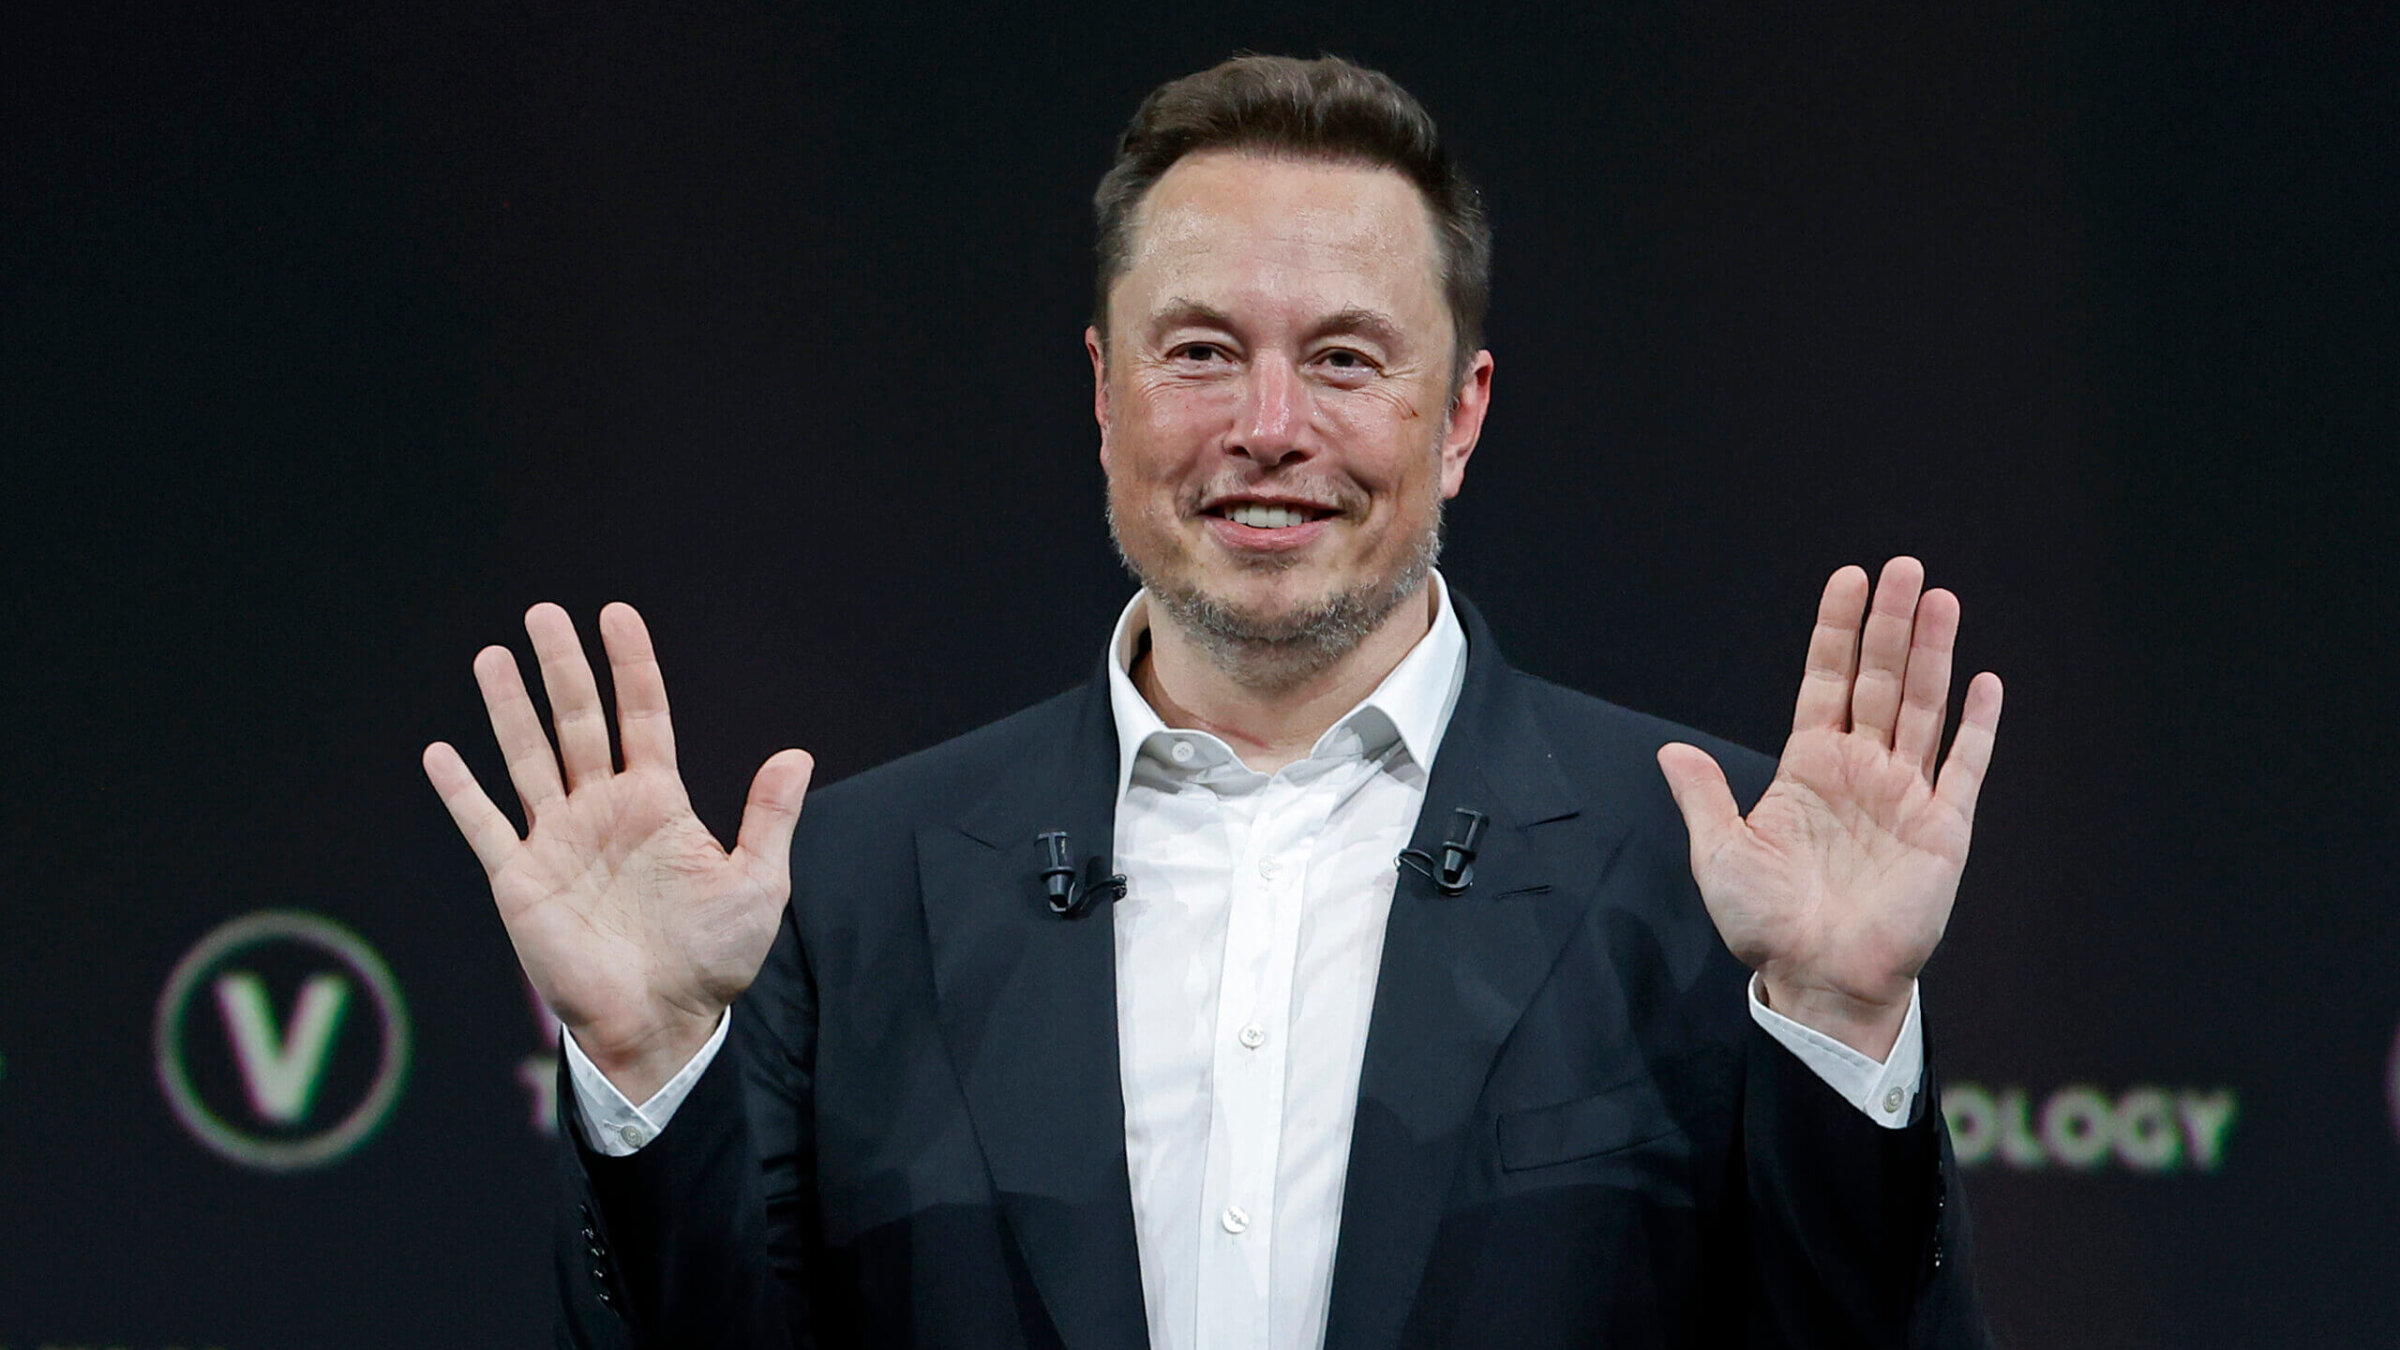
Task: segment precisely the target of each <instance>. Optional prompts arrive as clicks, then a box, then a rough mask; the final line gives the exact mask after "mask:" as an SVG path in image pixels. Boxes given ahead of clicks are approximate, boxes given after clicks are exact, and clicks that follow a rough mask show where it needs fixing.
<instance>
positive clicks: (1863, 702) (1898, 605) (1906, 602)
mask: <svg viewBox="0 0 2400 1350" xmlns="http://www.w3.org/2000/svg"><path fill="white" fill-rule="evenodd" d="M1924 584H1925V566H1924V564H1922V563H1920V562H1918V561H1917V560H1916V559H1914V558H1906V557H1903V558H1894V559H1892V560H1891V561H1890V562H1887V563H1885V564H1884V565H1883V577H1882V579H1880V580H1878V581H1877V582H1876V583H1875V599H1874V601H1873V602H1872V603H1871V604H1869V605H1868V606H1867V627H1866V631H1865V632H1864V633H1862V634H1860V636H1859V641H1858V680H1857V682H1856V683H1854V684H1853V685H1851V687H1850V729H1851V730H1852V731H1855V732H1859V733H1860V734H1862V735H1867V736H1873V737H1875V738H1876V739H1877V740H1880V741H1881V742H1883V743H1884V744H1885V745H1887V746H1888V745H1890V744H1891V743H1892V724H1893V722H1894V721H1896V720H1897V719H1898V716H1899V713H1900V689H1901V683H1902V681H1903V679H1904V678H1905V677H1906V675H1907V672H1908V635H1909V632H1910V630H1911V629H1913V628H1915V627H1916V623H1915V620H1916V615H1917V591H1918V590H1919V589H1920V588H1921V587H1923V586H1924Z"/></svg>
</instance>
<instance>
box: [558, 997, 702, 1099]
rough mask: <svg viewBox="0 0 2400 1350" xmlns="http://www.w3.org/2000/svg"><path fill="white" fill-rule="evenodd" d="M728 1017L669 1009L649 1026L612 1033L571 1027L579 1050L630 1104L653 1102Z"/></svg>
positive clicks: (612, 1030) (614, 1029) (644, 1023)
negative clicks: (659, 1091) (718, 1025)
mask: <svg viewBox="0 0 2400 1350" xmlns="http://www.w3.org/2000/svg"><path fill="white" fill-rule="evenodd" d="M724 1016H725V1011H724V1009H722V1008H719V1009H717V1010H715V1011H713V1012H700V1011H696V1010H686V1009H682V1008H664V1009H660V1010H658V1011H656V1012H655V1013H654V1015H652V1016H651V1017H649V1018H647V1019H645V1020H644V1021H642V1022H640V1023H638V1024H635V1025H631V1026H619V1027H611V1028H605V1029H604V1028H602V1027H599V1026H596V1025H595V1026H584V1027H573V1026H571V1027H569V1028H567V1030H568V1032H569V1034H571V1035H573V1036H574V1037H575V1044H576V1045H577V1046H578V1047H579V1048H580V1049H582V1051H583V1053H584V1057H585V1058H587V1059H589V1060H591V1062H592V1067H594V1068H596V1069H598V1070H599V1071H600V1072H601V1073H602V1075H604V1076H605V1077H606V1078H607V1079H608V1081H609V1083H610V1084H611V1085H612V1086H614V1087H615V1088H616V1089H617V1091H619V1092H621V1093H623V1094H624V1095H625V1099H626V1100H627V1101H630V1102H633V1103H636V1104H637V1105H638V1104H639V1103H642V1102H646V1101H648V1100H650V1098H651V1097H653V1096H655V1095H657V1092H658V1090H659V1089H660V1088H662V1087H664V1086H666V1083H667V1080H668V1079H670V1078H673V1077H674V1076H675V1075H676V1074H677V1073H678V1072H680V1071H681V1070H682V1069H683V1066H684V1065H686V1064H688V1063H690V1062H691V1059H692V1056H694V1055H696V1054H698V1053H700V1050H701V1048H702V1047H704V1046H706V1045H707V1044H708V1041H709V1038H710V1037H711V1036H714V1035H715V1034H716V1031H717V1024H718V1023H719V1022H721V1021H723V1020H724Z"/></svg>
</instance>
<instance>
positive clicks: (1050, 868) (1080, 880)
mask: <svg viewBox="0 0 2400 1350" xmlns="http://www.w3.org/2000/svg"><path fill="white" fill-rule="evenodd" d="M1034 841H1035V842H1036V843H1039V844H1040V845H1041V846H1042V859H1043V862H1044V866H1043V868H1042V870H1041V872H1040V873H1039V874H1038V875H1040V877H1041V879H1042V889H1043V891H1045V892H1047V893H1048V896H1049V899H1050V912H1051V913H1053V914H1055V915H1057V916H1058V917H1060V918H1062V919H1080V918H1082V917H1083V916H1084V915H1085V914H1087V913H1089V912H1090V911H1091V908H1092V905H1093V904H1094V903H1096V902H1097V901H1098V900H1099V899H1100V897H1101V896H1103V895H1105V896H1107V897H1108V898H1109V899H1110V900H1122V899H1124V898H1125V874H1124V873H1122V872H1113V873H1112V872H1109V871H1108V870H1107V864H1106V863H1105V862H1103V861H1102V860H1101V859H1100V858H1099V857H1098V856H1097V855H1094V856H1093V857H1091V858H1089V859H1086V860H1085V862H1084V867H1083V875H1082V876H1080V877H1078V876H1076V875H1075V864H1074V863H1073V862H1072V861H1070V860H1069V859H1070V854H1069V851H1068V848H1067V832H1066V831H1065V830H1044V831H1043V832H1041V833H1040V834H1038V835H1035V836H1034Z"/></svg>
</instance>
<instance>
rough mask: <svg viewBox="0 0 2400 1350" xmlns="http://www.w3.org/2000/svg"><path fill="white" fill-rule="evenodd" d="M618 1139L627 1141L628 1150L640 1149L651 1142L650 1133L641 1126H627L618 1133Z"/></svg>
mask: <svg viewBox="0 0 2400 1350" xmlns="http://www.w3.org/2000/svg"><path fill="white" fill-rule="evenodd" d="M617 1137H618V1138H619V1139H622V1140H624V1141H625V1146H626V1147H627V1148H640V1147H641V1146H642V1145H644V1144H647V1143H649V1142H650V1132H649V1131H648V1130H645V1129H643V1128H642V1127H641V1126H639V1125H628V1126H626V1127H625V1128H624V1129H621V1130H619V1131H617Z"/></svg>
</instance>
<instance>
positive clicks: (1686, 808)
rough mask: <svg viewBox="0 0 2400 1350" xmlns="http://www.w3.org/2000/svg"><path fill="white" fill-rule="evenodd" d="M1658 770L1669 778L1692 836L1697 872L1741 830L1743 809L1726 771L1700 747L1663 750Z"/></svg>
mask: <svg viewBox="0 0 2400 1350" xmlns="http://www.w3.org/2000/svg"><path fill="white" fill-rule="evenodd" d="M1658 770H1659V772H1660V773H1663V774H1665V775H1666V776H1667V791H1669V792H1671V793H1673V794H1674V796H1675V808H1676V809H1677V810H1679V811H1681V812H1682V813H1683V827H1684V829H1686V830H1688V831H1690V832H1691V836H1692V865H1693V866H1694V867H1695V868H1697V867H1698V866H1699V865H1700V864H1701V863H1702V862H1703V861H1704V860H1706V859H1708V858H1710V857H1713V856H1715V854H1716V852H1717V850H1718V849H1720V848H1722V847H1724V845H1725V843H1726V841H1727V840H1728V839H1730V838H1731V837H1732V834H1733V832H1734V831H1735V830H1737V829H1739V828H1741V824H1742V812H1741V808H1740V807H1739V806H1737V805H1736V804H1735V803H1734V800H1733V789H1732V788H1731V787H1729V786H1727V785H1726V782H1725V770H1724V769H1722V768H1720V767H1719V766H1718V764H1717V761H1716V759H1715V758H1714V757H1712V756H1711V755H1710V754H1709V753H1708V752H1707V751H1706V750H1703V749H1701V748H1700V747H1699V746H1696V745H1685V744H1684V743H1682V742H1681V741H1676V742H1673V743H1670V744H1667V745H1662V746H1660V747H1659V748H1658Z"/></svg>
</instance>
